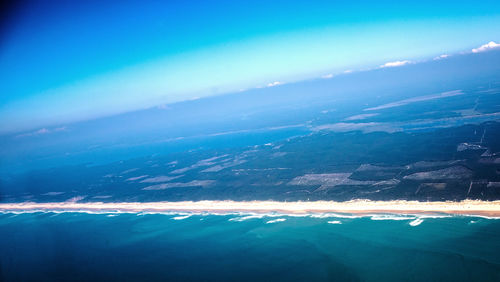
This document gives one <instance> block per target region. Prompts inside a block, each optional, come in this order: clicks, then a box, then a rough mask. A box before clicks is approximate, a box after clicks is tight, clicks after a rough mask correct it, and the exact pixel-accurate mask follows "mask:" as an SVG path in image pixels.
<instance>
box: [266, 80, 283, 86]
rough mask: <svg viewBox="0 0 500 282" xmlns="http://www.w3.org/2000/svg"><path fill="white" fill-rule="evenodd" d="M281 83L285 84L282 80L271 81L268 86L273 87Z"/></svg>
mask: <svg viewBox="0 0 500 282" xmlns="http://www.w3.org/2000/svg"><path fill="white" fill-rule="evenodd" d="M280 84H283V83H282V82H281V81H275V82H270V83H268V84H267V87H273V86H276V85H280Z"/></svg>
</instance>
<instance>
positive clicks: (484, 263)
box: [0, 212, 500, 281]
mask: <svg viewBox="0 0 500 282" xmlns="http://www.w3.org/2000/svg"><path fill="white" fill-rule="evenodd" d="M0 280H2V281H68V280H71V281H112V280H118V281H500V220H497V219H487V218H479V217H466V216H453V217H439V218H426V217H422V218H414V217H412V218H409V217H405V216H399V217H398V216H371V217H370V216H369V217H356V218H354V217H353V218H350V217H342V216H341V217H335V216H330V217H321V216H317V217H311V216H306V217H297V216H283V215H267V216H245V215H238V214H233V215H210V214H204V215H191V216H190V215H185V214H141V213H139V214H87V213H74V212H73V213H69V212H67V213H51V212H46V213H42V212H38V213H22V214H13V213H2V214H0Z"/></svg>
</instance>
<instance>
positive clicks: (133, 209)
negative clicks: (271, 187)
mask: <svg viewBox="0 0 500 282" xmlns="http://www.w3.org/2000/svg"><path fill="white" fill-rule="evenodd" d="M0 211H2V212H87V213H115V212H116V213H140V212H147V213H167V212H183V213H213V214H228V213H278V214H324V213H341V214H353V215H366V214H426V215H439V214H446V215H473V216H484V217H496V218H500V201H478V200H465V201H460V202H451V201H450V202H418V201H403V200H397V201H369V200H353V201H348V202H332V201H314V202H277V201H248V202H237V201H198V202H188V201H186V202H144V203H141V202H108V203H103V202H49V203H34V202H24V203H2V204H0Z"/></svg>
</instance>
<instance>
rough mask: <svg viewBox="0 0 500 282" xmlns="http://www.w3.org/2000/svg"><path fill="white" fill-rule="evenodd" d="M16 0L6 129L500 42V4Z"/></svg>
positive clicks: (0, 68) (8, 43) (1, 48)
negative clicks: (19, 0)
mask: <svg viewBox="0 0 500 282" xmlns="http://www.w3.org/2000/svg"><path fill="white" fill-rule="evenodd" d="M19 3H20V4H18V5H10V6H8V7H5V8H4V9H3V15H2V19H1V21H0V24H1V28H0V82H1V83H0V95H1V96H0V98H1V99H0V134H3V133H12V132H21V131H26V130H31V129H35V128H41V127H44V126H60V125H64V124H67V123H71V122H75V121H82V120H88V119H94V118H98V117H103V116H109V115H114V114H118V113H123V112H128V111H135V110H140V109H145V108H149V107H155V106H159V105H163V104H167V103H174V102H179V101H185V100H191V99H197V98H200V97H205V96H211V95H219V94H224V93H231V92H238V91H244V90H245V89H251V88H256V87H269V86H275V85H278V84H280V83H289V82H294V81H300V80H306V79H312V78H318V77H322V76H324V77H329V76H331V75H334V74H339V73H342V72H344V71H346V70H363V69H370V68H374V67H377V66H381V65H384V64H387V63H389V65H387V66H397V65H402V64H404V63H401V62H405V61H419V60H425V59H429V58H433V57H436V56H439V55H443V54H456V53H460V52H472V51H471V50H472V49H473V48H478V47H479V46H481V45H483V44H485V43H488V42H491V41H493V42H497V43H498V42H500V28H498V27H499V26H500V2H498V1H479V2H478V1H474V2H473V1H470V2H462V1H427V0H423V1H419V2H418V3H399V2H387V1H376V2H375V1H292V0H289V1H259V0H254V1H199V2H198V1H69V0H68V1H61V0H53V1H36V0H31V1H24V2H23V1H21V2H19ZM394 62H399V63H394Z"/></svg>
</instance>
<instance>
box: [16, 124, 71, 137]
mask: <svg viewBox="0 0 500 282" xmlns="http://www.w3.org/2000/svg"><path fill="white" fill-rule="evenodd" d="M65 130H66V126H61V127H56V128H52V129H47V128H45V127H44V128H40V129H38V130H35V131H32V132H28V133H23V134H19V135H17V136H16V137H27V136H37V135H43V134H48V133H53V132H59V131H65Z"/></svg>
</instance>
